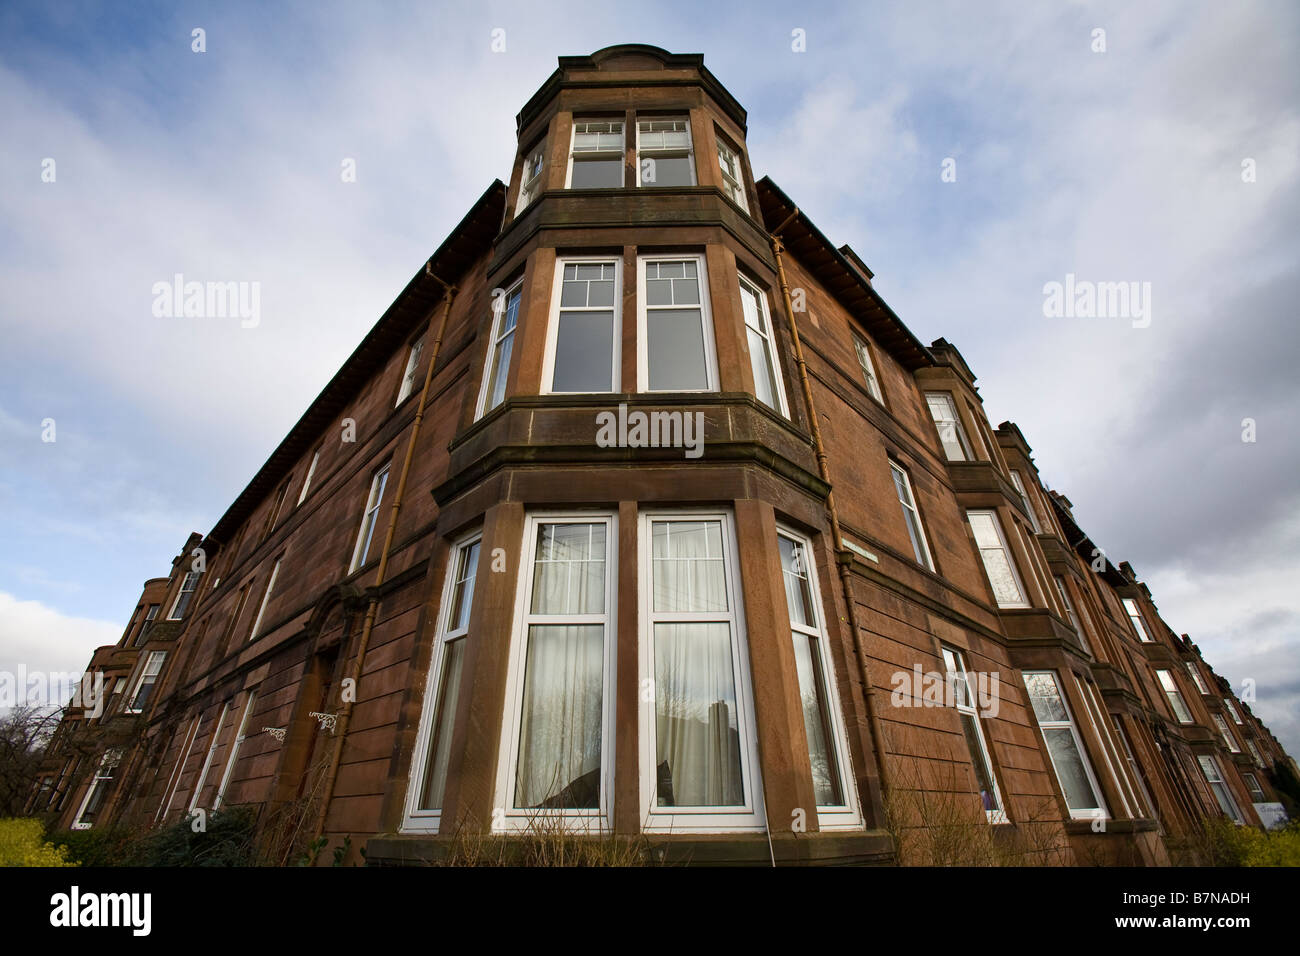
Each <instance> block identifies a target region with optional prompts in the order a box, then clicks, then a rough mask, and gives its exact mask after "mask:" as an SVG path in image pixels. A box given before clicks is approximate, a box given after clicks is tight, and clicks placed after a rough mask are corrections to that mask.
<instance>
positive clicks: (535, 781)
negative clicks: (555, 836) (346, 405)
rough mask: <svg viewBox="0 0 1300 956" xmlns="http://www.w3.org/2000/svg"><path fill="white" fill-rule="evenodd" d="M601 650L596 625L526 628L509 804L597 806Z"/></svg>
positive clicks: (601, 638) (600, 630)
mask: <svg viewBox="0 0 1300 956" xmlns="http://www.w3.org/2000/svg"><path fill="white" fill-rule="evenodd" d="M601 530H602V532H603V530H604V528H603V526H602V527H601ZM602 553H603V552H602ZM604 654H605V628H604V626H603V625H600V624H581V625H533V626H531V627H529V629H528V659H527V663H526V665H525V676H524V702H523V713H522V723H521V726H520V730H519V767H518V771H517V774H516V780H515V806H516V807H529V808H542V807H547V808H558V807H592V808H594V807H599V806H600V759H601V758H600V740H601V718H602V708H601V698H602V695H603V690H604Z"/></svg>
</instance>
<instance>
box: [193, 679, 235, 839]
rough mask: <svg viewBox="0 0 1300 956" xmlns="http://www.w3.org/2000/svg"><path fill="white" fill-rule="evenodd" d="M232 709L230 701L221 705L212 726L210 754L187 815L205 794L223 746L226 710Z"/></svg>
mask: <svg viewBox="0 0 1300 956" xmlns="http://www.w3.org/2000/svg"><path fill="white" fill-rule="evenodd" d="M228 710H230V701H226V702H225V703H223V704H222V705H221V710H220V711H218V712H217V722H216V724H215V725H214V726H213V728H212V739H211V740H210V741H208V754H207V756H206V757H204V758H203V769H202V770H200V771H199V778H198V780H197V781H195V784H194V790H193V791H192V792H191V793H190V804H189V807H188V809H187V810H186V811H185V812H186V814H187V815H189V814H191V813H193V812H194V810H195V808H197V807H198V805H199V797H201V796H203V788H204V787H205V786H207V783H208V771H209V770H211V769H212V761H213V759H214V758H215V757H216V755H217V748H219V747H220V746H221V728H222V727H224V726H225V724H226V712H227V711H228Z"/></svg>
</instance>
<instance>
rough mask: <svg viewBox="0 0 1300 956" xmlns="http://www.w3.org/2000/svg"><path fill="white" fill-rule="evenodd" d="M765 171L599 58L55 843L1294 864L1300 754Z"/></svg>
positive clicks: (956, 356)
mask: <svg viewBox="0 0 1300 956" xmlns="http://www.w3.org/2000/svg"><path fill="white" fill-rule="evenodd" d="M745 135H746V114H745V111H744V110H743V109H742V108H741V106H740V104H738V103H737V102H736V101H735V100H734V99H733V98H732V97H731V95H730V94H729V93H728V92H727V90H726V89H725V88H724V87H723V86H722V85H721V84H720V83H719V82H718V81H717V79H715V78H714V76H713V75H712V74H711V73H710V72H709V71H708V70H707V69H706V68H705V67H704V65H703V59H702V57H700V56H694V55H689V56H688V55H676V54H669V53H666V52H664V51H662V50H659V49H656V48H653V47H645V46H620V47H612V48H609V49H605V50H601V51H599V52H597V53H595V54H593V55H591V56H579V57H563V58H561V59H560V61H559V69H558V70H557V71H556V72H555V73H554V74H553V75H552V76H551V77H550V78H549V79H548V80H547V81H546V83H545V84H543V86H542V87H541V88H540V89H539V90H538V91H537V93H536V94H535V95H534V96H533V97H532V99H530V100H529V101H528V103H527V104H525V106H524V107H523V110H522V111H521V112H520V114H519V116H518V147H519V148H518V155H517V156H516V158H515V162H514V167H513V171H512V176H511V181H510V184H509V186H506V185H503V184H502V183H500V182H494V183H492V184H491V185H490V186H489V187H488V188H487V190H486V191H485V192H484V193H483V194H482V196H480V197H479V198H478V199H477V200H476V201H475V202H474V203H473V205H472V207H471V208H470V210H469V211H468V213H467V214H466V215H465V218H464V219H463V221H462V222H461V223H460V224H459V225H458V226H457V227H456V228H455V230H454V231H453V232H452V234H451V235H450V236H449V237H448V238H447V239H446V241H445V242H444V243H443V244H442V245H441V246H440V247H439V248H438V250H437V251H436V252H434V254H433V255H432V257H431V258H430V259H429V260H428V262H427V263H426V264H424V265H422V266H421V268H420V269H419V271H418V272H417V273H416V274H415V276H414V278H412V280H411V281H410V283H409V284H408V285H407V287H406V288H405V289H403V290H402V292H401V294H400V295H399V296H398V297H397V299H396V301H395V302H394V303H393V304H392V306H391V307H390V308H389V309H388V311H387V312H385V314H384V315H383V316H382V317H381V318H380V319H379V321H378V323H377V324H376V325H375V326H374V328H373V329H372V330H371V331H370V333H369V334H368V335H367V336H366V337H365V339H364V340H363V341H362V342H361V344H360V345H359V346H358V348H357V349H356V351H355V352H354V353H353V355H352V356H351V357H350V358H349V359H348V361H347V362H346V363H345V364H344V366H343V367H342V368H341V369H340V370H339V372H338V373H337V374H336V375H335V377H334V378H333V380H332V381H331V382H330V383H329V384H328V385H327V386H326V387H325V389H324V391H323V392H322V393H321V394H320V396H319V397H318V398H317V399H316V401H315V402H313V403H312V405H311V407H310V408H308V410H307V411H306V413H305V414H304V415H303V416H302V418H301V420H300V421H299V422H298V423H297V425H295V426H294V428H293V429H292V430H291V431H290V432H289V434H288V435H287V436H285V438H284V439H283V441H282V442H281V443H280V445H279V447H277V448H276V449H275V451H274V452H273V453H272V454H271V456H270V458H269V459H268V460H267V462H266V464H265V465H264V466H263V467H262V468H261V470H260V471H259V472H258V473H257V474H256V475H255V476H254V477H253V479H252V481H251V482H250V483H249V484H248V486H247V488H246V489H245V490H244V492H243V493H242V494H241V495H240V496H239V497H238V498H237V499H236V500H235V501H234V502H233V503H232V504H231V505H230V507H229V508H228V509H227V510H226V512H225V514H224V515H223V516H222V518H221V519H220V520H219V521H218V522H217V524H216V525H215V527H213V528H212V529H211V531H210V532H209V533H208V534H207V535H206V536H202V537H200V536H198V535H195V536H193V537H192V538H191V540H189V541H188V542H186V544H185V547H184V549H183V550H182V551H181V553H180V554H179V555H178V556H177V557H176V558H175V560H174V561H173V562H172V570H171V573H170V575H169V576H168V577H167V578H165V579H161V578H160V579H156V580H152V581H149V582H147V584H146V586H145V590H144V593H143V594H142V596H141V599H140V602H139V605H140V606H139V608H138V609H137V612H136V615H135V617H134V618H133V619H132V621H131V623H130V625H129V626H128V628H127V631H126V633H125V634H124V635H123V638H122V641H121V642H120V643H119V644H118V645H117V646H115V647H111V648H101V649H100V650H98V651H97V652H96V654H95V657H94V659H93V660H92V662H91V667H92V668H93V669H102V670H104V671H105V673H106V674H107V675H108V677H109V681H108V684H109V699H108V701H107V703H106V705H105V708H104V711H103V713H102V714H101V715H100V716H98V717H92V716H89V715H88V714H87V713H86V712H84V711H80V710H75V709H72V710H70V711H69V712H68V714H67V717H66V718H65V720H64V723H63V724H62V725H61V727H60V730H59V732H58V735H57V736H56V739H55V741H54V744H53V746H52V747H51V749H50V753H49V757H48V760H47V775H46V777H45V779H44V780H43V781H42V782H41V787H40V789H39V791H38V792H37V793H36V795H35V796H34V798H33V810H34V811H36V812H51V813H57V814H58V817H59V823H60V825H62V826H68V827H87V826H97V825H100V824H101V822H103V821H118V822H125V823H132V824H136V825H148V826H156V825H161V824H164V823H168V822H174V821H176V820H179V819H181V818H183V817H184V816H186V815H187V814H188V813H190V812H192V811H196V810H199V809H202V810H206V811H213V810H219V809H220V808H222V807H229V806H233V805H249V806H252V807H254V808H256V810H257V812H258V814H259V816H258V821H259V828H260V834H261V839H262V842H263V844H264V846H265V848H266V853H267V855H268V858H270V859H273V860H282V861H283V860H288V859H290V858H291V857H292V856H293V855H295V854H296V853H297V852H299V851H301V849H302V847H303V846H304V845H305V843H306V842H308V841H309V840H310V838H311V837H312V836H314V835H315V834H317V833H322V834H323V835H325V836H326V837H328V838H329V839H330V841H331V843H332V844H334V845H337V844H338V842H339V841H341V840H342V839H343V838H344V837H345V836H346V837H350V838H351V840H352V851H351V852H352V854H353V857H354V858H355V857H356V854H357V851H358V850H359V849H360V848H363V847H364V849H365V851H366V860H367V861H368V862H370V863H412V862H420V861H428V860H434V859H437V858H438V857H439V855H440V854H442V853H445V852H446V847H447V846H448V845H449V843H450V841H452V840H453V839H454V837H455V836H456V835H459V836H463V835H465V834H479V833H504V834H516V835H523V834H526V833H527V832H528V831H529V830H530V829H532V828H535V827H536V826H537V824H538V821H539V819H540V820H543V821H546V822H547V825H551V824H553V823H555V822H560V823H563V824H564V825H566V826H571V827H574V828H577V829H580V830H582V831H584V832H591V833H596V832H600V833H613V834H616V835H618V836H624V837H635V838H637V839H638V840H640V841H643V845H644V846H646V847H649V848H652V849H653V850H654V851H655V852H657V853H660V854H661V856H662V858H665V859H684V860H692V861H695V862H735V861H741V862H743V861H749V862H757V863H769V862H773V861H774V862H778V863H780V862H794V861H807V862H891V861H898V860H902V861H903V862H912V861H914V862H925V861H930V860H936V859H938V858H937V857H936V856H935V855H934V849H933V841H931V840H930V839H929V838H928V834H929V833H930V832H931V831H932V830H933V829H934V828H935V827H938V826H940V825H949V824H951V823H952V821H953V820H960V821H962V822H963V824H964V825H966V826H968V827H969V828H970V831H971V833H972V834H973V843H972V845H973V846H974V845H977V844H978V845H982V842H981V841H987V844H988V845H989V846H992V847H995V848H998V849H1000V851H1001V852H1004V853H1008V854H1011V855H1012V856H1013V857H1015V858H1017V859H1019V860H1020V861H1022V862H1035V861H1040V862H1060V863H1090V862H1099V861H1106V862H1123V863H1146V864H1161V863H1165V862H1168V861H1169V860H1170V853H1171V847H1173V846H1175V845H1176V844H1177V841H1178V840H1179V839H1181V838H1182V837H1184V836H1186V835H1187V834H1190V833H1193V832H1194V831H1195V830H1196V829H1197V828H1198V827H1199V826H1200V824H1201V823H1202V822H1203V821H1205V820H1207V819H1211V818H1215V817H1219V816H1221V815H1226V816H1228V817H1230V818H1231V819H1233V820H1235V821H1236V822H1238V823H1241V824H1245V825H1258V824H1259V823H1260V820H1259V817H1258V815H1257V811H1256V809H1255V806H1256V805H1257V804H1270V803H1273V802H1274V801H1277V800H1278V795H1277V793H1276V791H1275V784H1276V782H1277V780H1278V779H1279V778H1278V776H1277V770H1278V768H1279V767H1280V766H1282V765H1285V764H1287V763H1288V761H1289V758H1288V757H1287V756H1286V754H1285V753H1284V752H1283V751H1282V749H1281V747H1280V746H1279V745H1278V743H1277V741H1276V740H1275V739H1274V737H1273V736H1272V735H1271V734H1270V733H1269V732H1268V730H1267V728H1265V727H1264V726H1263V725H1262V724H1261V723H1259V721H1257V720H1256V719H1255V717H1254V716H1253V715H1252V713H1251V711H1250V708H1249V706H1248V703H1247V702H1245V701H1242V700H1240V699H1239V698H1238V697H1237V696H1235V695H1234V694H1233V692H1232V691H1231V689H1230V688H1229V687H1228V686H1227V684H1226V682H1223V681H1222V680H1221V679H1219V678H1218V677H1216V676H1215V675H1214V673H1213V672H1212V671H1211V670H1210V669H1209V667H1208V665H1207V664H1206V663H1205V662H1204V661H1203V660H1202V659H1201V657H1200V654H1199V652H1198V651H1197V649H1196V647H1195V645H1193V644H1192V643H1191V642H1190V641H1189V640H1188V638H1187V637H1186V636H1185V635H1184V636H1183V637H1179V636H1178V635H1176V634H1174V633H1173V632H1172V631H1171V630H1170V629H1169V628H1168V627H1167V626H1166V625H1165V623H1164V622H1163V621H1162V619H1161V618H1160V616H1159V614H1158V612H1157V609H1156V607H1155V605H1154V603H1153V602H1152V598H1151V595H1150V594H1149V593H1148V591H1147V589H1146V588H1145V586H1144V585H1143V584H1142V583H1141V582H1140V581H1139V580H1138V578H1137V576H1136V575H1135V573H1134V572H1133V570H1132V569H1131V568H1130V567H1128V566H1127V565H1124V564H1121V565H1120V566H1119V567H1115V566H1114V565H1112V564H1111V563H1110V562H1109V561H1108V560H1107V559H1106V557H1105V555H1104V554H1103V553H1102V552H1101V551H1100V549H1099V548H1097V547H1096V546H1095V545H1094V544H1093V542H1092V541H1091V540H1090V539H1089V538H1088V536H1087V534H1086V533H1085V532H1083V531H1082V530H1081V529H1080V528H1079V527H1078V526H1077V525H1076V524H1075V522H1074V519H1073V518H1072V516H1071V506H1070V502H1069V501H1067V500H1066V499H1065V498H1064V497H1062V496H1060V495H1058V494H1055V493H1052V492H1049V491H1047V490H1046V489H1045V488H1044V487H1043V486H1042V485H1041V483H1040V481H1039V478H1038V473H1037V469H1036V467H1035V465H1034V462H1033V459H1032V457H1031V455H1030V447H1029V445H1028V444H1027V442H1026V440H1025V438H1024V436H1022V435H1021V433H1020V431H1019V429H1018V428H1017V427H1016V426H1015V425H1014V424H1011V423H1009V422H1004V423H1003V424H1001V425H999V426H997V427H994V426H992V425H991V424H990V423H989V422H988V421H987V420H986V418H985V416H984V412H983V407H982V403H981V400H980V397H979V394H978V392H977V390H976V387H975V376H974V374H973V373H972V371H971V370H970V369H969V368H968V367H967V365H966V363H965V362H964V361H963V359H962V357H961V355H960V353H959V352H958V351H957V349H956V348H954V347H953V346H952V345H950V344H949V343H947V342H945V341H944V340H942V339H940V340H939V341H937V342H935V343H933V344H932V345H930V346H928V347H927V346H925V345H923V344H922V343H921V342H919V341H918V340H917V339H916V337H915V336H914V335H913V334H912V333H911V332H910V331H909V330H908V328H907V327H906V326H905V325H904V324H903V322H902V321H901V320H900V319H899V317H898V316H897V315H895V314H894V312H893V311H892V310H891V309H890V307H889V306H888V305H887V304H886V303H885V302H884V300H883V299H882V298H881V297H880V295H879V294H878V293H877V292H876V291H875V290H874V289H873V287H872V281H871V280H872V273H871V271H870V270H869V269H868V268H867V267H866V265H865V264H864V263H863V262H862V260H861V259H860V258H859V257H858V256H857V255H856V254H855V253H854V252H853V251H852V250H851V249H850V248H849V247H847V246H839V247H836V246H835V245H834V244H833V243H832V242H831V241H830V240H829V239H827V238H826V237H825V236H824V235H823V234H822V233H821V232H820V231H819V230H818V229H817V227H816V226H815V225H814V224H813V223H812V222H811V221H809V219H808V218H807V216H806V215H804V214H803V213H802V212H801V211H800V210H799V208H798V207H797V205H796V204H795V202H794V200H793V199H791V198H790V197H787V196H786V195H785V194H784V193H783V192H782V191H781V189H780V188H779V187H778V186H777V185H776V184H775V183H773V182H772V181H771V180H769V179H766V178H764V179H759V180H755V179H754V177H753V176H752V174H751V171H750V166H749V161H748V156H747V152H746V146H745ZM200 557H201V559H202V560H201V561H197V563H196V559H197V558H200ZM1287 772H1288V773H1289V770H1288V771H1287ZM1016 854H1019V856H1016ZM969 862H974V860H970V861H969Z"/></svg>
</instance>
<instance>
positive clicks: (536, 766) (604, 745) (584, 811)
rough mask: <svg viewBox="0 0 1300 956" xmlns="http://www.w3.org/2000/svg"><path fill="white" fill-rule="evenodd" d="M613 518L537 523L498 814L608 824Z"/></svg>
mask: <svg viewBox="0 0 1300 956" xmlns="http://www.w3.org/2000/svg"><path fill="white" fill-rule="evenodd" d="M613 539H614V518H613V516H612V515H599V516H591V515H582V516H576V515H575V516H549V515H533V516H530V518H529V520H528V524H527V530H526V532H525V538H524V540H525V542H526V547H527V552H526V559H525V562H524V565H523V567H522V569H521V576H520V586H521V588H520V601H519V607H520V610H521V613H520V615H519V619H518V623H517V625H516V632H515V636H514V641H513V649H512V652H511V667H510V680H509V683H508V689H507V702H508V705H507V706H508V708H509V709H508V712H507V715H506V720H505V722H504V723H503V726H502V740H503V744H504V749H503V752H502V765H501V768H500V781H501V785H500V787H499V792H500V795H499V797H498V803H497V806H501V807H504V808H505V813H504V820H502V821H499V823H498V825H502V824H503V825H504V826H505V827H506V828H512V827H519V826H523V827H526V826H527V825H528V822H529V820H530V819H532V818H533V817H534V816H535V815H536V812H537V811H539V810H555V811H563V812H564V814H565V815H566V816H568V817H579V818H581V817H587V818H592V819H593V820H595V821H598V822H599V823H600V824H601V826H602V827H603V826H607V825H608V822H609V806H610V801H609V793H610V789H611V773H610V771H611V762H610V761H609V760H608V759H606V756H605V755H606V754H607V752H608V751H609V743H608V742H609V740H610V739H611V738H612V734H613V707H612V706H607V702H608V701H609V700H610V694H609V693H608V688H609V684H610V677H611V674H612V671H613V640H612V631H613V622H614V610H615V607H614V604H615V602H614V598H615V595H614V587H613V582H614V580H615V574H614V568H613V567H612V565H613V559H612V557H611V555H610V545H611V542H612V541H613Z"/></svg>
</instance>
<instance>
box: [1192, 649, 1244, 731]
mask: <svg viewBox="0 0 1300 956" xmlns="http://www.w3.org/2000/svg"><path fill="white" fill-rule="evenodd" d="M1183 664H1184V665H1186V667H1187V673H1188V674H1189V675H1191V678H1192V683H1193V684H1195V685H1196V689H1197V690H1199V691H1200V692H1201V693H1202V694H1203V695H1204V696H1206V697H1209V696H1210V688H1209V687H1207V686H1205V678H1204V677H1202V676H1201V672H1200V670H1199V669H1198V668H1197V666H1196V664H1195V663H1194V662H1192V661H1183ZM1237 723H1241V721H1237Z"/></svg>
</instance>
